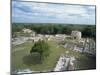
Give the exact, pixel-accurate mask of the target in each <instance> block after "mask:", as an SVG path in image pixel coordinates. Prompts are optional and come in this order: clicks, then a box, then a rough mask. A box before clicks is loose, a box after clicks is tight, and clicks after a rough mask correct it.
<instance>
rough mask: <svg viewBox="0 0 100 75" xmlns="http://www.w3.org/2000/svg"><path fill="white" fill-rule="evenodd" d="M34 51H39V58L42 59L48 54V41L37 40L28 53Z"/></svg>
mask: <svg viewBox="0 0 100 75" xmlns="http://www.w3.org/2000/svg"><path fill="white" fill-rule="evenodd" d="M34 52H37V53H39V54H40V58H41V59H44V58H45V57H47V56H49V54H50V48H49V45H48V43H46V42H45V41H41V40H39V41H38V42H36V43H35V44H34V45H33V47H32V49H31V51H30V53H34Z"/></svg>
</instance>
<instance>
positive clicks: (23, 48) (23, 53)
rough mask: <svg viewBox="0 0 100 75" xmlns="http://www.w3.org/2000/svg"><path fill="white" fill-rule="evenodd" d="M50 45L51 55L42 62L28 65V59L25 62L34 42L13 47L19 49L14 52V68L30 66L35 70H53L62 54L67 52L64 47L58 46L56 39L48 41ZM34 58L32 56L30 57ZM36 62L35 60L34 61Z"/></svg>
mask: <svg viewBox="0 0 100 75" xmlns="http://www.w3.org/2000/svg"><path fill="white" fill-rule="evenodd" d="M48 44H49V45H50V55H49V57H47V58H45V59H44V61H43V63H42V64H32V65H28V61H27V62H25V61H24V60H25V57H28V56H29V55H30V49H31V47H32V45H33V44H32V43H24V44H21V45H18V46H15V47H12V50H16V49H18V51H15V52H14V51H13V52H12V70H16V69H26V68H30V69H32V70H34V71H48V70H53V69H54V67H55V65H56V63H57V60H58V59H59V57H60V55H61V54H63V53H65V50H64V49H63V48H60V47H59V48H58V47H57V46H58V44H57V43H56V42H54V41H48ZM29 60H32V58H29ZM33 62H34V61H33Z"/></svg>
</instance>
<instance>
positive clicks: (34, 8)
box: [12, 1, 95, 24]
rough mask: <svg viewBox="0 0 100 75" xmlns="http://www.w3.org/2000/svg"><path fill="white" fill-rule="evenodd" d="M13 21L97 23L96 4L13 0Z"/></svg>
mask: <svg viewBox="0 0 100 75" xmlns="http://www.w3.org/2000/svg"><path fill="white" fill-rule="evenodd" d="M12 22H19V23H70V24H95V6H82V5H68V4H51V3H36V2H16V1H13V2H12Z"/></svg>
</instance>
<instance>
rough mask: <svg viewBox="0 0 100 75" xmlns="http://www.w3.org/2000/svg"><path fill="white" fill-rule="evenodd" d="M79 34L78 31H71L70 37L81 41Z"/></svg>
mask: <svg viewBox="0 0 100 75" xmlns="http://www.w3.org/2000/svg"><path fill="white" fill-rule="evenodd" d="M81 36H82V34H81V32H80V31H72V33H71V37H72V38H73V39H76V40H81Z"/></svg>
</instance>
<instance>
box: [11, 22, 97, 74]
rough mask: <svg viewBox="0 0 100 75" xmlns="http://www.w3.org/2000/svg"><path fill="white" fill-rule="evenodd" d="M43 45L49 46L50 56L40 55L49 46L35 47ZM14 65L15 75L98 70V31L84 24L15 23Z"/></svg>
mask: <svg viewBox="0 0 100 75" xmlns="http://www.w3.org/2000/svg"><path fill="white" fill-rule="evenodd" d="M39 41H40V42H45V43H46V44H48V46H49V50H48V51H49V52H47V53H48V55H47V56H46V55H42V54H41V53H40V52H41V49H42V48H43V49H46V46H45V45H43V46H39V45H38V46H36V47H35V45H36V43H37V42H39ZM38 44H39V43H38ZM37 47H38V48H37ZM39 47H40V48H39ZM44 47H45V48H44ZM32 49H33V52H32V53H31V52H30V51H31V50H32ZM37 49H40V50H39V51H38V50H37ZM44 51H46V50H44ZM39 53H40V54H39ZM42 53H43V52H42ZM42 56H43V58H41V60H40V57H42ZM11 64H12V65H11V70H12V73H21V72H27V71H28V72H29V73H37V72H55V71H75V70H87V69H96V27H95V25H80V24H55V23H52V24H50V23H13V24H12V38H11Z"/></svg>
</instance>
